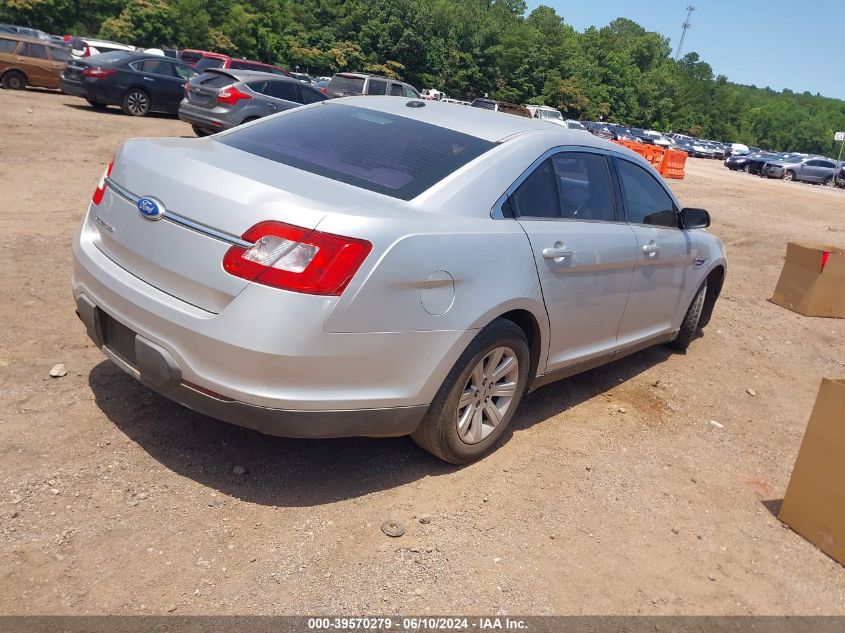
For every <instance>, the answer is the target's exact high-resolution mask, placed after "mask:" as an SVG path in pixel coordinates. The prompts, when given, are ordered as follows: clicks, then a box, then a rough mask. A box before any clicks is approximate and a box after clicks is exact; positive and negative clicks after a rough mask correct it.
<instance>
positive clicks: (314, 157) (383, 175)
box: [218, 104, 495, 200]
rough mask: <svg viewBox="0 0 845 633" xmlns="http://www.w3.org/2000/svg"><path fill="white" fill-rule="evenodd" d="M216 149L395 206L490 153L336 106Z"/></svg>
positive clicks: (297, 113)
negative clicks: (268, 162)
mask: <svg viewBox="0 0 845 633" xmlns="http://www.w3.org/2000/svg"><path fill="white" fill-rule="evenodd" d="M218 142H220V143H223V144H225V145H229V146H230V147H234V148H237V149H240V150H242V151H245V152H249V153H251V154H255V155H257V156H261V157H263V158H266V159H268V160H272V161H275V162H278V163H282V164H284V165H288V166H290V167H294V168H296V169H301V170H303V171H307V172H310V173H312V174H318V175H320V176H324V177H326V178H331V179H332V180H337V181H340V182H344V183H347V184H350V185H354V186H356V187H360V188H362V189H367V190H369V191H375V192H378V193H382V194H385V195H387V196H391V197H394V198H399V199H401V200H410V199H412V198H414V197H416V196H418V195H419V194H421V193H422V192H423V191H425V190H426V189H428V188H429V187H431V186H432V185H434V184H435V183H437V182H439V181H441V180H442V179H443V178H445V177H446V176H448V175H449V174H451V173H452V172H454V171H455V170H457V169H459V168H460V167H462V166H463V165H465V164H466V163H468V162H470V161H471V160H473V159H475V158H477V157H478V156H480V155H481V154H483V153H484V152H486V151H488V150H490V149H492V148H493V147H495V143H492V142H490V141H486V140H483V139H480V138H477V137H474V136H470V135H468V134H463V133H462V132H457V131H455V130H449V129H447V128H444V127H440V126H436V125H431V124H429V123H423V122H421V121H417V120H415V119H411V118H408V117H400V116H396V115H393V114H387V113H384V112H377V111H375V110H369V109H367V108H361V107H357V106H350V105H339V104H326V105H324V106H322V107H319V108H302V109H296V110H292V111H291V112H290V113H289V114H286V115H284V116H280V117H275V118H272V119H269V120H267V121H266V122H264V123H262V124H261V125H255V126H250V127H247V128H238V129H235V130H234V131H232V132H230V133H228V134H226V135H225V136H223V137H221V138H220V139H219V141H218Z"/></svg>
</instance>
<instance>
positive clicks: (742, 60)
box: [527, 0, 845, 99]
mask: <svg viewBox="0 0 845 633" xmlns="http://www.w3.org/2000/svg"><path fill="white" fill-rule="evenodd" d="M527 1H528V9H529V11H530V10H531V9H533V8H534V7H536V6H538V5H540V4H545V5H548V6H551V7H554V9H555V10H556V11H557V13H558V15H560V16H562V17H563V19H564V21H565V22H566V23H567V24H571V25H572V26H574V27H575V28H576V29H577V30H578V31H583V30H584V29H585V28H587V27H589V26H596V27H602V26H606V25H607V24H608V23H609V22H610V21H611V20H613V19H615V18H618V17H625V18H629V19H631V20H633V21H634V22H637V23H638V24H640V25H642V26H643V27H645V28H646V29H647V30H649V31H657V32H659V33H661V34H662V35H663V36H665V37H668V38H670V40H671V45H672V49H673V55H674V48H675V46H677V43H678V40H680V37H681V25H682V24H683V22H684V18H685V17H686V7H687V5H689V4H693V5H695V12H694V13H693V14H692V18H691V20H690V22H691V23H692V28H691V29H690V30H689V31H687V37H686V40H685V41H684V50H683V52H684V53H688V52H690V51H695V52H697V53H698V54H699V55H700V56H701V58H702V60H703V61H706V62H708V63H709V64H710V65H711V66H712V67H713V71H714V72H715V73H716V74H717V75H718V74H721V75H726V76H727V77H728V79H729V80H731V81H733V82H736V83H741V84H754V85H756V86H758V87H760V88H764V87H766V86H769V87H770V88H772V89H774V90H782V89H784V88H789V89H790V90H793V91H795V92H804V91H805V90H808V91H810V92H811V93H813V94H815V93H817V92H820V93H821V94H823V95H824V96H826V97H836V98H839V99H845V47H843V46H842V42H844V41H845V2H843V0H803V1H799V0H768V1H767V2H761V1H760V0H732V1H728V0H691V1H690V0H636V1H634V0H628V1H623V0H588V1H584V0H545V1H544V2H538V1H536V0H527ZM837 44H838V45H837Z"/></svg>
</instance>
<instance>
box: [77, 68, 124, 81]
mask: <svg viewBox="0 0 845 633" xmlns="http://www.w3.org/2000/svg"><path fill="white" fill-rule="evenodd" d="M116 74H117V71H116V70H114V69H113V68H86V69H85V70H83V71H82V76H83V77H88V78H89V79H108V78H109V77H114V76H115V75H116Z"/></svg>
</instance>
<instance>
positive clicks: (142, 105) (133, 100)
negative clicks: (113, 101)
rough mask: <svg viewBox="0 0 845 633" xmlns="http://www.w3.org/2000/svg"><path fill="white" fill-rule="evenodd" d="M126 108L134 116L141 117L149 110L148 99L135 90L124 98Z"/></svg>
mask: <svg viewBox="0 0 845 633" xmlns="http://www.w3.org/2000/svg"><path fill="white" fill-rule="evenodd" d="M126 107H127V108H128V110H129V112H131V113H132V114H134V115H135V116H143V115H145V114H146V113H147V110H149V108H150V99H149V97H147V95H146V94H144V93H143V92H141V91H140V90H135V91H132V92H130V93H129V95H128V96H127V97H126Z"/></svg>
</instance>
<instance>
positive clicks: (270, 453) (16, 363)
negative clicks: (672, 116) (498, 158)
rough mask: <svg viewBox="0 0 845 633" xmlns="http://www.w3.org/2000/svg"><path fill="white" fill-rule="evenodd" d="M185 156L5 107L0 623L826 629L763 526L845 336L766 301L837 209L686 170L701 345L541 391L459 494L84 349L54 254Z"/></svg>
mask: <svg viewBox="0 0 845 633" xmlns="http://www.w3.org/2000/svg"><path fill="white" fill-rule="evenodd" d="M188 134H190V128H189V127H188V126H187V125H186V124H183V123H181V122H179V121H177V120H175V119H172V118H166V117H155V118H149V119H144V120H137V119H132V118H129V117H126V116H123V115H122V114H119V113H118V111H117V110H114V111H111V110H110V111H109V112H107V113H101V112H95V111H94V110H92V109H90V108H89V107H88V106H87V104H85V103H84V102H83V101H82V100H81V99H75V98H71V97H66V96H63V95H60V94H58V93H51V92H37V91H28V92H26V93H10V92H9V91H0V183H2V184H0V190H1V191H2V200H3V210H2V213H0V241H2V246H3V252H5V253H6V255H5V256H4V257H3V259H2V262H0V275H2V279H3V282H4V283H3V287H4V294H5V297H6V300H5V301H4V302H3V303H2V306H0V323H2V328H0V385H2V387H0V560H2V561H3V563H2V565H0V612H1V613H5V614H13V613H14V614H25V613H55V614H134V613H165V612H171V611H175V612H176V613H183V614H184V613H190V614H200V613H210V614H222V613H269V614H282V613H300V614H303V613H313V612H315V611H317V612H332V613H337V612H345V613H348V614H353V613H365V614H374V613H417V614H429V613H474V614H483V613H497V612H498V613H507V614H552V613H553V614H568V613H573V614H604V613H616V614H633V613H645V614H664V613H682V614H702V613H706V614H748V613H753V614H781V613H800V614H815V613H831V614H833V613H835V614H845V569H843V567H842V566H840V565H839V564H837V563H835V562H834V561H832V560H831V559H830V558H828V557H827V556H825V555H824V554H822V553H821V552H820V551H818V550H817V549H816V548H815V547H813V546H812V545H810V544H809V543H807V542H806V541H805V540H804V539H802V538H801V537H799V536H797V535H796V534H794V533H793V532H792V531H790V530H789V529H787V528H785V527H783V526H782V525H781V524H780V523H779V522H778V521H777V519H776V518H775V517H774V516H773V512H776V510H777V507H778V504H779V500H780V499H781V498H782V496H783V493H784V490H785V488H786V485H787V482H788V479H789V474H790V470H791V468H792V464H793V463H794V460H795V456H796V452H797V450H798V447H799V443H800V441H801V437H802V434H803V431H804V427H805V424H806V422H807V418H808V416H809V413H810V410H811V407H812V404H813V402H814V400H815V396H816V392H817V390H818V386H819V381H820V379H821V378H822V377H823V376H831V377H836V376H838V377H842V376H845V343H844V342H843V341H844V340H845V321H843V320H825V319H810V318H805V317H800V316H798V315H796V314H793V313H791V312H788V311H786V310H784V309H782V308H779V307H777V306H775V305H772V304H770V303H769V302H768V301H767V299H768V297H769V296H771V292H772V289H773V288H774V284H775V281H776V280H777V276H778V273H779V271H780V267H781V264H782V258H783V254H784V251H785V246H786V241H787V239H808V240H817V241H825V242H832V243H835V244H838V245H840V246H845V191H832V190H827V189H825V188H822V187H814V186H809V185H799V184H794V183H783V182H775V181H764V180H762V179H759V178H756V177H752V176H747V175H745V174H742V173H733V172H729V171H728V170H727V169H725V168H724V167H723V166H722V165H721V163H719V162H716V161H704V160H693V161H691V164H689V165H688V169H687V178H686V179H685V180H683V181H681V182H673V183H672V187H673V189H674V190H675V191H676V192H677V193H678V195H679V197H680V199H681V200H682V202H683V203H684V204H686V205H688V206H702V207H705V208H708V209H709V210H710V211H711V213H712V214H713V216H714V226H713V231H714V232H715V233H717V234H719V235H720V236H722V238H723V239H724V241H725V243H726V245H727V249H728V253H729V258H730V269H729V273H728V280H727V282H726V285H725V290H724V293H723V295H722V299H721V301H720V302H719V303H718V304H717V306H716V311H715V315H714V318H713V321H712V323H711V325H710V326H709V328H708V329H707V331H706V334H705V336H704V337H703V338H700V339H698V340H697V341H696V342H695V343H693V345H692V347H691V348H690V350H689V352H688V353H687V354H686V355H675V354H671V353H669V352H668V351H667V350H666V349H664V348H657V349H652V350H649V351H646V352H643V353H640V354H638V355H636V356H634V357H631V358H629V359H626V360H624V361H621V362H618V363H616V364H614V365H612V366H609V367H606V368H603V369H600V370H597V371H593V372H590V373H588V374H586V375H583V376H580V377H577V378H574V379H570V380H567V381H565V382H562V383H558V384H554V385H551V386H548V387H545V388H543V389H542V390H540V391H538V392H536V393H534V394H532V395H531V396H529V397H528V398H527V399H526V400H525V401H524V404H523V407H522V409H521V411H520V413H519V414H518V416H517V419H516V420H515V422H514V424H513V433H512V435H511V436H510V437H509V439H508V441H507V442H506V443H505V444H504V445H502V446H501V447H500V448H499V449H498V450H497V451H496V452H495V453H494V454H492V455H491V456H490V457H488V458H487V459H484V460H482V461H481V462H479V463H477V464H473V465H471V466H467V467H463V468H456V467H451V466H447V465H444V464H442V463H440V462H439V461H437V460H436V459H434V458H432V457H430V456H428V455H427V454H425V453H423V452H422V451H420V450H419V449H417V448H416V446H415V445H414V444H413V443H412V442H411V441H410V440H407V439H395V440H367V439H357V440H338V441H294V440H285V439H277V438H270V437H265V436H262V435H259V434H258V433H254V432H251V431H247V430H243V429H238V428H235V427H231V426H228V425H226V424H223V423H219V422H216V421H214V420H211V419H208V418H205V417H203V416H200V415H198V414H195V413H192V412H190V411H188V410H186V409H184V408H181V407H179V406H177V405H174V404H172V403H170V402H169V401H167V400H166V399H164V398H162V397H160V396H158V395H156V394H154V393H152V392H150V391H148V390H147V389H145V388H144V387H142V386H140V385H138V384H136V383H135V382H134V381H133V380H132V379H130V378H129V377H127V376H125V375H124V374H123V373H122V372H121V371H120V370H118V369H117V368H116V367H114V366H113V365H112V364H110V363H109V362H107V361H106V360H105V359H104V357H103V355H102V354H101V353H100V352H99V351H98V350H97V349H95V348H94V347H93V346H92V345H91V344H90V343H89V342H88V339H87V337H86V336H85V333H84V330H83V327H82V325H81V323H79V322H78V320H77V318H76V316H75V315H74V308H73V304H72V301H71V296H70V288H69V277H70V268H71V262H70V242H71V237H72V234H73V233H74V231H75V230H76V228H77V225H78V223H79V220H80V218H81V216H82V213H83V211H84V209H85V207H86V205H87V204H88V201H89V200H90V196H91V192H92V190H93V188H94V185H95V183H96V181H97V179H98V178H99V176H100V174H101V173H102V171H103V169H104V165H105V164H106V163H107V162H108V160H109V159H110V157H111V155H112V152H113V150H114V149H115V148H116V147H117V145H118V144H119V143H120V141H121V140H122V139H125V138H127V137H132V136H166V135H188ZM59 362H62V363H65V364H66V366H67V369H68V374H67V376H65V377H63V378H51V377H50V376H49V371H50V368H51V367H52V366H53V365H54V364H56V363H59ZM748 389H751V390H754V391H756V394H757V395H756V396H752V395H750V394H749V393H748V392H747V390H748ZM711 420H715V421H718V422H719V423H720V424H722V425H723V428H717V427H716V426H714V425H712V424H711V423H710V421H711ZM234 466H243V467H244V468H245V469H246V470H247V472H246V474H244V475H235V474H233V471H232V469H233V467H234ZM424 513H426V514H430V515H431V522H430V523H428V524H422V523H420V522H419V521H418V519H417V517H419V516H420V515H422V514H424ZM389 518H393V519H398V520H401V521H403V522H404V523H405V525H406V527H407V532H406V534H405V535H404V536H403V537H401V538H399V539H391V538H388V537H387V536H385V535H384V534H382V532H381V531H380V529H379V527H380V525H381V523H382V522H383V521H384V520H386V519H389Z"/></svg>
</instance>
